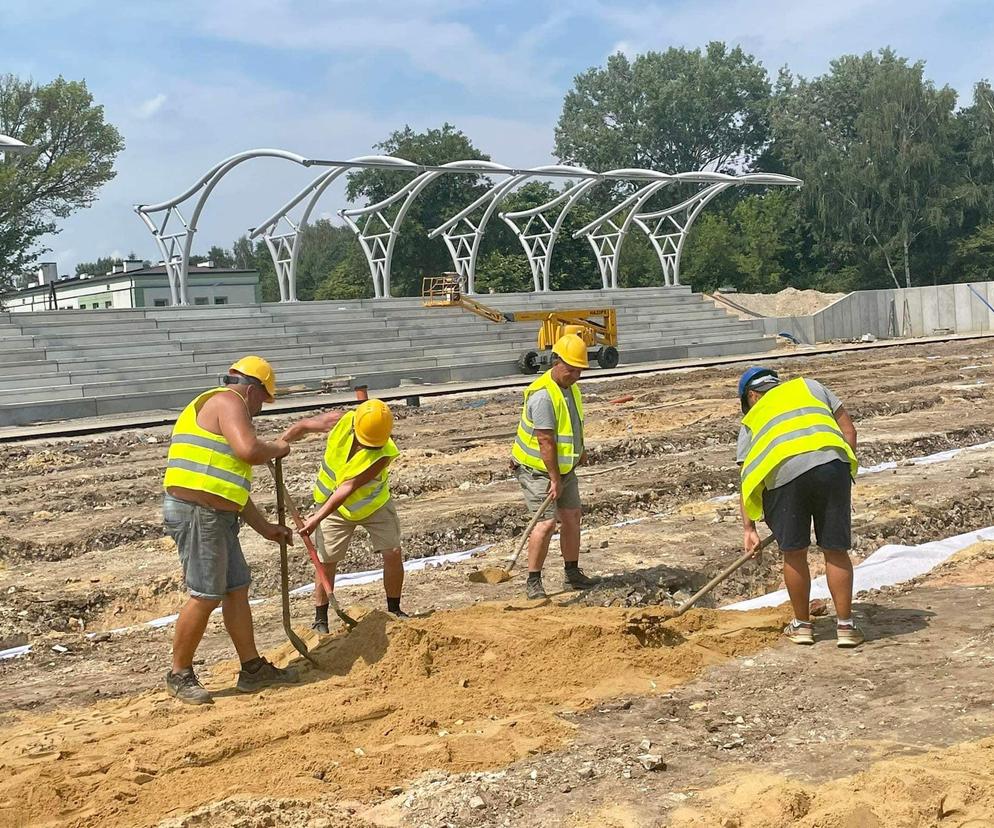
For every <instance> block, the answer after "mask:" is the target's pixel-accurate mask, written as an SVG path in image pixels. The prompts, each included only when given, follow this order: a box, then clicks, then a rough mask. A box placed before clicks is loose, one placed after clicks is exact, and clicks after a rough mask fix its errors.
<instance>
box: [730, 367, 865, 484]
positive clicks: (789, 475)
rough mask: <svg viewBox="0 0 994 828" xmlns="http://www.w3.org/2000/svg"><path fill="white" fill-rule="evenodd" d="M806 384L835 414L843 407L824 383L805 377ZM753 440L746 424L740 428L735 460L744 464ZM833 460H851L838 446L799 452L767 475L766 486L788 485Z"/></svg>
mask: <svg viewBox="0 0 994 828" xmlns="http://www.w3.org/2000/svg"><path fill="white" fill-rule="evenodd" d="M804 383H805V385H807V386H808V391H810V392H811V395H812V396H813V397H815V399H818V400H821V401H822V402H823V403H825V405H827V406H828V407H829V408H830V409H832V413H833V414H834V413H835V412H836V411H838V410H839V409H840V408H842V400H840V399H839V398H838V397H837V396H835V394H833V393H832V392H831V391H829V390H828V389H827V388H826V387H825V386H824V385H822V384H821V383H820V382H818V381H817V380H811V379H805V380H804ZM751 442H752V434H751V432H750V431H749V429H748V428H746V427H745V426H744V425H743V426H742V427H741V428H740V429H739V440H738V444H737V445H736V447H735V462H737V463H738V464H739V465H742V463H743V462H745V458H746V455H747V454H748V453H749V444H750V443H751ZM833 460H845V461H846V462H847V463H848V462H849V458H848V456H847V455H846V453H845V452H844V451H843V450H842V449H838V448H827V449H820V450H819V451H806V452H805V453H804V454H798V455H797V456H795V457H788V458H787V459H786V460H784V461H783V462H782V463H781V464H780V465H779V466H777V467H776V468H775V469H774V470H773V471H771V472H770V473H769V475H767V477H766V488H767V489H776V488H778V487H780V486H786V485H787V484H788V483H790V481H791V480H796V479H797V478H798V477H800V476H801V475H802V474H804V473H805V472H808V471H811V469H813V468H815V467H816V466H822V465H824V464H825V463H831V462H832V461H833Z"/></svg>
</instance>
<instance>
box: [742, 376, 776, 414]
mask: <svg viewBox="0 0 994 828" xmlns="http://www.w3.org/2000/svg"><path fill="white" fill-rule="evenodd" d="M762 377H771V378H772V379H773V381H774V382H776V381H779V379H780V375H779V374H778V373H777V372H776V371H774V370H773V369H772V368H762V367H760V366H758V365H754V366H753V367H752V368H747V369H746V370H745V371H744V372H743V374H742V376H741V377H739V402H741V403H742V413H743V414H745V413H746V411H748V410H749V409H748V407H747V406H746V392H747V391H748V390H749V386H750V385H752V384H753V383H754V382H755V381H756V380H758V379H761V378H762Z"/></svg>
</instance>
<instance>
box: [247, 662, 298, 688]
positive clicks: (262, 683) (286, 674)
mask: <svg viewBox="0 0 994 828" xmlns="http://www.w3.org/2000/svg"><path fill="white" fill-rule="evenodd" d="M299 680H300V676H299V675H298V674H297V671H296V670H294V669H293V668H287V669H285V670H284V669H281V668H280V667H277V666H276V665H275V664H272V663H271V662H269V661H266V660H265V659H263V661H262V666H261V667H259V669H258V670H256V671H255V672H254V673H250V672H249V671H248V670H239V671H238V684H236V685H235V686H236V687H237V688H238V689H239V690H240V691H241V692H242V693H252V692H254V691H256V690H262V689H263V688H264V687H272V686H274V685H278V684H296V683H297V682H298V681H299Z"/></svg>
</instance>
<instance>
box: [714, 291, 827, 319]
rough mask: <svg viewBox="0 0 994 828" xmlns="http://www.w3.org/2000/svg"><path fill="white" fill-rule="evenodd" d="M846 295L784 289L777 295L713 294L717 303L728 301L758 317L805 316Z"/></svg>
mask: <svg viewBox="0 0 994 828" xmlns="http://www.w3.org/2000/svg"><path fill="white" fill-rule="evenodd" d="M845 295H846V294H844V293H822V292H821V291H818V290H798V289H797V288H784V289H783V290H781V291H780V292H779V293H730V294H728V296H723V295H722V294H720V293H715V294H714V297H715V299H717V300H718V301H722V300H723V299H724V300H728V301H729V302H732V303H734V304H736V305H740V306H741V307H743V308H745V309H746V310H749V311H752V312H753V313H755V314H759V315H760V316H807V315H809V314H812V313H814V312H815V311H820V310H821V309H822V308H826V307H828V306H829V305H831V304H832V302H835V301H837V300H839V299H841V298H842V297H843V296H845Z"/></svg>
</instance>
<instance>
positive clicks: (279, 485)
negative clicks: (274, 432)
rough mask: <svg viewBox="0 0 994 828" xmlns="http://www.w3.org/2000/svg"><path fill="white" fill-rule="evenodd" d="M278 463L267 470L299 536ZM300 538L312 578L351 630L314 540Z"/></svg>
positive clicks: (301, 522) (300, 522)
mask: <svg viewBox="0 0 994 828" xmlns="http://www.w3.org/2000/svg"><path fill="white" fill-rule="evenodd" d="M279 463H280V461H279V460H277V461H276V465H275V466H273V463H272V461H270V462H269V463H268V464H267V465H268V466H269V470H270V471H271V472H272V473H273V477H274V478H276V489H277V492H276V499H277V502H279V500H280V499H281V498H282V499H283V500H284V502H285V503H286V504H287V505H288V506H289V507H290V515H291V517H292V518H293V524H294V526H296V527H297V533H298V534H300V530H301V529H303V528H304V519H303V517H301V514H300V510H299V509H298V508H297V504H296V503H295V502H294V500H293V496H292V495H291V494H290V492H289V491H288V490H287V488H286V486H284V485H283V474H282V470H281V469H280V465H279ZM300 538H301V540H303V542H304V548H305V549H306V550H307V554H308V555H309V556H310V558H311V563H313V564H314V577H315V578H316V579H317V580H318V582H319V583H320V584H321V586H323V587H324V591H325V594H326V595H327V596H328V603H329V604H330V605H331V608H332V609H333V610H334V612H335V615H337V616H338V618H339V619H340V620H341V622H342V623H343V624H345V626H346V627H348V628H349V629H350V630H351V629H352V628H353V627H354V626H355V625H356V623H357V622H356V620H355V619H354V618H353V617H352V616H351V615H349V614H348V613H346V612H345V610H343V609H342V607H341V606H340V605H339V603H338V599H337V598H336V597H335V593H334V591H333V588H332V585H331V584H330V583H329V581H328V576H327V575H325V572H324V567H323V566H322V565H321V560H320V559H319V558H318V550H317V548H316V547H315V546H314V540H313V539H312V538H311V536H310V535H300Z"/></svg>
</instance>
